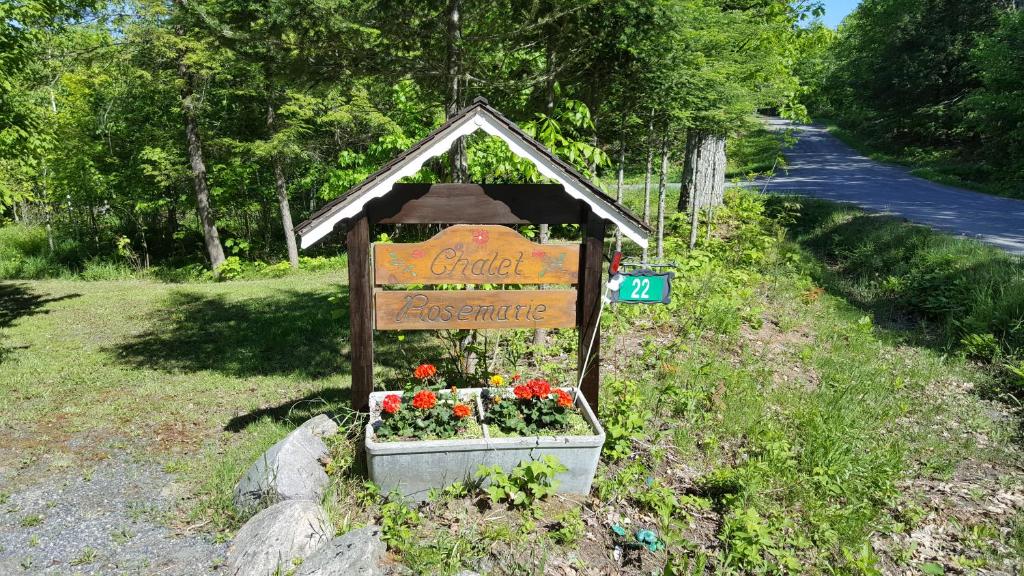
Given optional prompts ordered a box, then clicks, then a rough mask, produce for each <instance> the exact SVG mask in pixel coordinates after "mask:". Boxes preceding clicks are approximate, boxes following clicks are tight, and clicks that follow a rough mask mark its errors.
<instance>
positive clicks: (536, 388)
mask: <svg viewBox="0 0 1024 576" xmlns="http://www.w3.org/2000/svg"><path fill="white" fill-rule="evenodd" d="M526 385H527V386H529V387H530V392H531V393H532V394H533V395H534V396H536V397H537V398H547V397H548V394H551V385H550V384H548V381H547V380H544V379H543V378H537V379H535V380H530V381H529V382H527V383H526Z"/></svg>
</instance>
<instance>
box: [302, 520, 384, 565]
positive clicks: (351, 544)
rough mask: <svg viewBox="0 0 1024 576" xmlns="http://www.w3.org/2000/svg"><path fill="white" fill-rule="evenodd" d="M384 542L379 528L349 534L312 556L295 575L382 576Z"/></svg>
mask: <svg viewBox="0 0 1024 576" xmlns="http://www.w3.org/2000/svg"><path fill="white" fill-rule="evenodd" d="M384 551H385V546H384V541H383V540H381V531H380V527H379V526H367V527H365V528H360V529H358V530H353V531H351V532H347V533H346V534H344V535H342V536H338V537H337V538H335V539H334V540H331V541H330V542H328V543H327V544H325V545H323V546H322V547H320V549H318V550H317V551H316V552H314V553H312V554H310V555H309V557H308V558H306V559H305V560H304V561H303V562H302V565H301V566H299V569H298V570H297V571H296V572H295V576H381V575H382V574H384V568H383V567H381V565H380V561H381V559H382V558H383V557H384Z"/></svg>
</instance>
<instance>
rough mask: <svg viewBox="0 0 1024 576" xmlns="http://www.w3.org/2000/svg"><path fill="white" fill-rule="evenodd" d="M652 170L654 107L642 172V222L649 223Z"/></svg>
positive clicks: (648, 125) (645, 253)
mask: <svg viewBox="0 0 1024 576" xmlns="http://www.w3.org/2000/svg"><path fill="white" fill-rule="evenodd" d="M653 170H654V109H653V108H652V109H651V120H650V122H648V123H647V170H646V171H645V172H644V224H650V223H651V172H653ZM643 260H644V261H645V262H646V261H647V247H646V246H644V256H643Z"/></svg>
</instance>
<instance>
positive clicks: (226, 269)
mask: <svg viewBox="0 0 1024 576" xmlns="http://www.w3.org/2000/svg"><path fill="white" fill-rule="evenodd" d="M241 273H242V260H241V259H240V258H239V257H238V256H229V257H228V258H227V259H225V260H224V261H223V262H221V263H220V266H217V269H216V270H214V271H213V275H214V278H215V279H217V280H234V279H235V278H238V276H239V275H240V274H241Z"/></svg>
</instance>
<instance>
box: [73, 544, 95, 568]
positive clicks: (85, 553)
mask: <svg viewBox="0 0 1024 576" xmlns="http://www.w3.org/2000/svg"><path fill="white" fill-rule="evenodd" d="M95 561H96V550H95V549H93V548H90V547H89V546H86V547H85V549H83V550H82V553H81V554H79V555H78V557H77V558H74V559H72V560H71V565H72V566H82V565H85V564H92V563H93V562H95Z"/></svg>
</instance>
